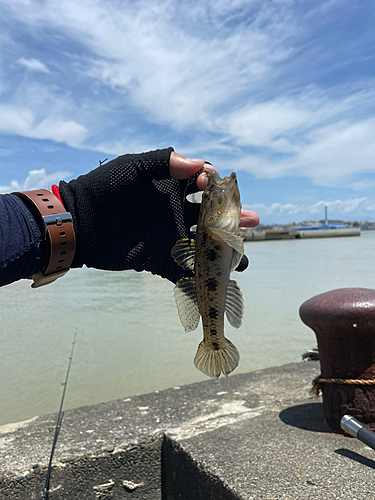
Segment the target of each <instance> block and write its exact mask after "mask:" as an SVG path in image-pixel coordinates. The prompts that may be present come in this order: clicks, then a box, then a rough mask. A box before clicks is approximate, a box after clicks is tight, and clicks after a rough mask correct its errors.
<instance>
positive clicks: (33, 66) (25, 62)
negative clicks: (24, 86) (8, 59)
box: [17, 57, 51, 73]
mask: <svg viewBox="0 0 375 500" xmlns="http://www.w3.org/2000/svg"><path fill="white" fill-rule="evenodd" d="M17 63H18V64H20V65H21V66H24V67H25V68H27V69H28V70H30V71H35V72H39V73H51V72H50V70H49V69H48V68H47V66H46V65H45V64H44V63H42V61H39V59H25V58H24V57H21V58H20V59H18V61H17Z"/></svg>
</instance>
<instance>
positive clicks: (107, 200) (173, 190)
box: [59, 148, 199, 282]
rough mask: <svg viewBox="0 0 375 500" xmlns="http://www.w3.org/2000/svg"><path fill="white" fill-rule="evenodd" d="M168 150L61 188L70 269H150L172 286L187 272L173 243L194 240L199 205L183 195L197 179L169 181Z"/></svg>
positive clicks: (125, 159) (116, 163)
mask: <svg viewBox="0 0 375 500" xmlns="http://www.w3.org/2000/svg"><path fill="white" fill-rule="evenodd" d="M172 151H173V149H172V148H168V149H163V150H157V151H151V152H149V153H142V154H128V155H124V156H120V157H118V158H116V159H115V160H112V161H110V162H108V163H106V164H105V165H101V166H100V167H98V168H97V169H95V170H93V171H91V172H90V173H88V174H86V175H82V176H80V177H78V179H75V180H72V181H70V182H68V183H66V182H64V181H61V182H60V185H59V188H60V194H61V197H62V201H63V203H64V205H65V207H66V209H67V210H68V211H69V212H71V214H72V216H73V225H74V230H75V234H76V242H77V247H76V248H77V250H76V255H75V258H74V261H73V263H72V267H81V266H83V265H84V264H85V265H86V266H88V267H95V268H98V269H107V270H115V271H118V270H124V269H135V270H136V271H143V270H146V271H150V272H151V273H153V274H158V275H160V276H162V277H164V278H167V279H169V280H170V281H172V282H176V281H178V280H179V279H181V278H182V277H184V276H187V275H188V272H186V271H184V270H183V269H182V268H181V267H179V266H178V265H177V264H176V263H175V262H174V260H173V259H172V258H171V249H172V247H173V246H174V244H175V243H176V241H177V240H179V239H181V238H186V237H193V235H192V234H191V233H190V227H191V226H193V225H194V224H196V222H197V219H198V213H199V204H196V203H190V202H189V201H187V200H186V195H188V194H190V193H193V192H196V191H198V188H197V187H196V183H195V179H185V180H176V179H172V178H171V177H170V173H169V159H170V155H171V152H172Z"/></svg>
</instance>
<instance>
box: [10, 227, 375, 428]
mask: <svg viewBox="0 0 375 500" xmlns="http://www.w3.org/2000/svg"><path fill="white" fill-rule="evenodd" d="M245 251H246V253H247V255H248V256H249V257H250V259H251V267H250V269H249V270H248V271H247V272H246V273H242V274H241V273H234V274H233V277H234V278H235V279H237V281H238V283H239V284H240V286H241V288H242V291H243V294H244V298H245V306H246V311H245V318H244V323H243V325H242V327H241V328H240V329H239V330H235V329H233V328H232V327H230V325H229V324H228V323H227V326H226V333H227V336H228V338H230V339H231V340H232V341H233V342H234V343H235V344H236V346H237V347H238V349H239V351H240V354H241V362H240V366H239V367H238V368H237V369H236V371H235V373H241V372H246V371H251V370H255V369H259V368H265V367H269V366H273V365H280V364H283V363H288V362H294V361H300V360H301V354H302V353H303V352H304V350H305V349H308V348H310V347H314V346H315V345H316V341H315V336H314V334H313V332H312V331H311V330H309V329H308V328H307V327H305V326H304V325H303V323H302V322H301V321H300V319H299V316H298V308H299V306H300V305H301V304H302V302H304V301H305V300H307V299H309V298H310V297H312V296H313V295H316V294H318V293H322V292H326V291H328V290H332V289H335V288H342V287H364V288H373V287H374V284H375V266H374V255H375V231H374V232H371V231H370V232H363V233H362V236H361V237H359V238H358V237H352V238H328V239H314V240H293V241H272V242H254V243H253V242H249V243H245ZM75 329H77V345H76V350H75V354H74V359H73V365H72V369H71V374H70V380H69V386H68V390H67V396H66V400H65V401H66V404H65V407H66V408H73V407H77V406H82V405H88V404H94V403H97V402H101V401H108V400H111V399H116V398H122V397H127V396H132V395H134V394H140V393H146V392H151V391H155V390H159V389H164V388H167V387H173V386H180V385H182V384H188V383H192V382H197V381H200V380H205V379H206V377H205V376H204V375H203V374H201V373H200V372H199V371H198V370H196V368H195V367H194V365H193V358H194V355H195V352H196V349H197V345H198V343H199V342H200V340H201V338H202V332H201V326H199V327H198V329H197V330H196V331H195V332H193V333H189V334H185V333H184V331H183V328H182V326H181V324H180V322H179V318H178V315H177V310H176V307H175V304H174V298H173V285H172V284H171V283H169V282H167V281H165V280H162V279H161V278H158V277H155V276H152V275H150V274H147V273H136V272H132V271H125V272H121V273H111V272H104V271H96V270H92V269H80V270H73V271H70V272H69V273H68V274H67V275H66V276H65V278H63V279H60V280H59V281H58V282H56V283H54V284H52V285H50V286H47V287H43V288H41V289H38V290H32V289H31V288H30V282H29V281H26V280H25V281H22V282H18V283H14V284H13V285H9V286H6V287H3V288H1V289H0V339H1V363H0V379H1V381H2V383H1V385H0V424H4V423H8V422H15V421H18V420H24V419H27V418H30V417H33V416H35V415H41V414H44V413H49V412H55V411H57V409H58V407H59V403H60V398H61V393H62V386H61V382H62V381H63V380H64V378H65V373H66V369H67V365H68V358H69V353H70V349H71V342H72V340H73V334H74V331H75ZM213 383H216V382H213ZM218 384H220V380H219V382H218Z"/></svg>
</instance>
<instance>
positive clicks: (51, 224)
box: [12, 189, 76, 288]
mask: <svg viewBox="0 0 375 500" xmlns="http://www.w3.org/2000/svg"><path fill="white" fill-rule="evenodd" d="M12 194H15V195H17V196H19V197H20V198H21V199H22V200H23V201H24V202H25V204H26V206H27V207H28V208H29V209H30V211H31V213H32V214H33V215H34V216H35V217H36V218H37V220H38V219H39V220H40V219H41V220H42V223H43V225H44V228H45V239H46V242H47V258H46V262H45V264H44V266H43V267H42V269H41V270H40V271H39V272H38V273H36V274H33V276H32V279H33V280H34V283H33V284H32V285H31V287H32V288H37V287H39V286H42V285H47V284H48V283H52V282H53V281H55V280H56V279H57V278H60V277H61V276H64V274H65V273H67V272H68V271H69V269H70V265H71V263H72V261H73V257H74V253H75V246H76V245H75V236H74V229H73V224H72V216H71V214H70V212H67V211H66V210H65V208H64V205H63V204H62V203H61V201H60V200H59V199H58V198H57V197H56V196H55V195H54V194H53V193H52V192H51V191H48V190H47V189H37V190H35V191H20V192H16V193H12Z"/></svg>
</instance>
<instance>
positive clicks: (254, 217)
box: [240, 210, 260, 227]
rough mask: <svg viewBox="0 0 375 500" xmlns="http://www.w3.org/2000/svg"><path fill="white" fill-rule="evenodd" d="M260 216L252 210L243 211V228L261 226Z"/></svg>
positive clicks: (241, 222)
mask: <svg viewBox="0 0 375 500" xmlns="http://www.w3.org/2000/svg"><path fill="white" fill-rule="evenodd" d="M259 220H260V219H259V215H258V214H257V213H255V212H252V211H251V210H241V221H240V226H241V227H256V226H257V225H258V224H259Z"/></svg>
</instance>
